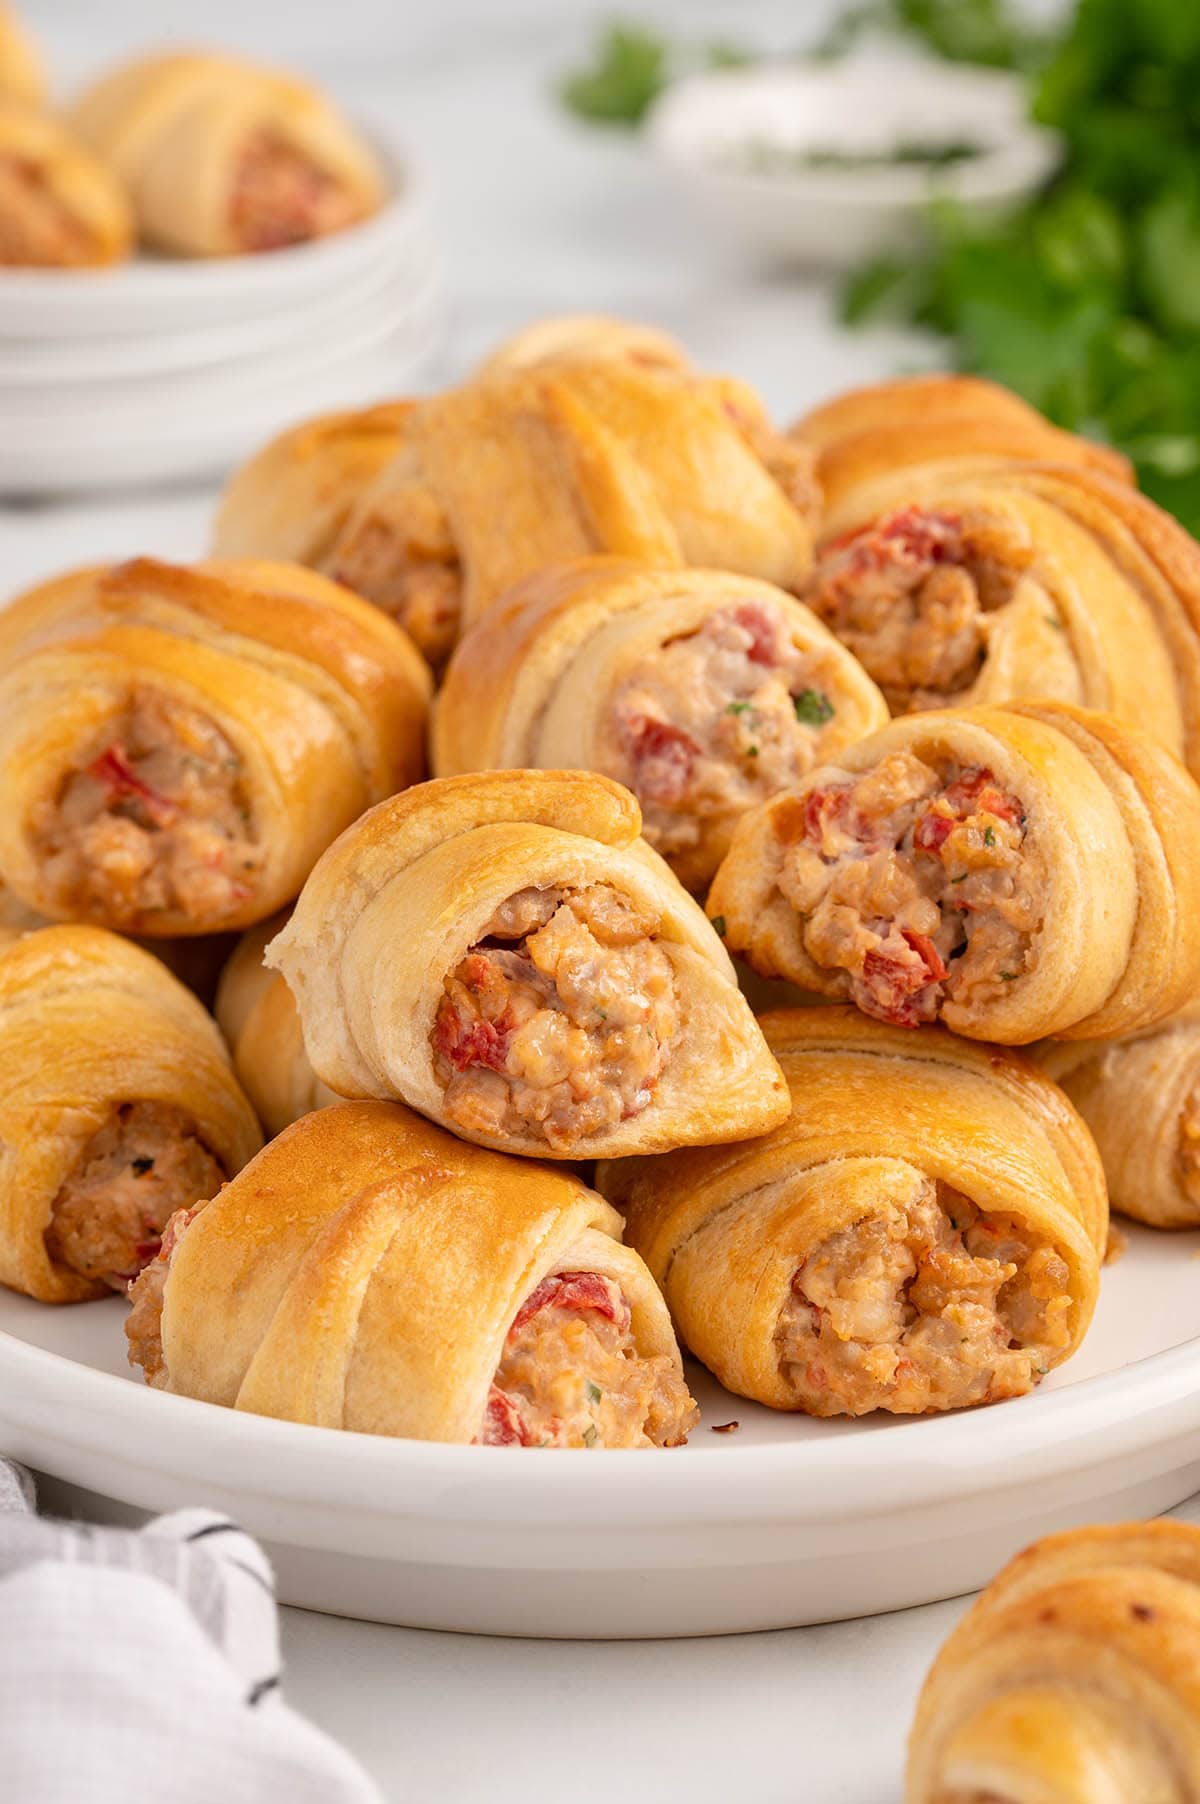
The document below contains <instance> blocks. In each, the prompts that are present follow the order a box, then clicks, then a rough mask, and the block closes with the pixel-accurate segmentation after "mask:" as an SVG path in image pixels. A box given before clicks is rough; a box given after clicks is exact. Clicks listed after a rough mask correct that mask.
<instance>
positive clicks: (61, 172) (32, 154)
mask: <svg viewBox="0 0 1200 1804" xmlns="http://www.w3.org/2000/svg"><path fill="white" fill-rule="evenodd" d="M2 24H3V22H2V20H0V30H2ZM132 247H133V215H132V212H131V210H130V206H129V202H128V200H127V199H126V196H125V192H124V190H123V188H122V187H121V185H120V183H119V182H118V180H117V179H116V177H115V176H114V175H113V174H112V172H111V171H110V170H109V169H108V168H107V167H106V166H105V164H104V163H103V162H101V161H100V160H99V159H98V158H97V157H95V156H93V154H92V152H91V151H90V150H89V149H88V147H87V146H86V145H85V144H83V143H81V142H80V141H79V140H78V139H76V138H74V137H73V136H72V135H71V133H70V132H69V131H67V130H66V129H65V128H64V127H63V126H62V125H61V124H60V123H59V122H58V120H56V119H53V118H51V116H50V115H49V114H48V113H39V112H36V111H35V110H34V109H33V108H32V107H31V106H26V105H22V104H21V103H20V102H19V101H16V100H10V99H6V98H5V96H4V93H3V41H2V37H0V264H9V265H18V266H26V267H31V268H36V267H46V268H50V267H56V268H85V267H92V266H97V267H98V266H101V265H104V264H111V263H119V262H121V261H122V259H123V258H125V257H128V256H129V254H130V251H131V249H132Z"/></svg>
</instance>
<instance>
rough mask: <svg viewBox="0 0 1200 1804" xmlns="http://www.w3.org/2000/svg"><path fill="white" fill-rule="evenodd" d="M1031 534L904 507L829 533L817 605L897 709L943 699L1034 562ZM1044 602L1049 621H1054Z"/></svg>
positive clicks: (980, 519) (1010, 525) (978, 516)
mask: <svg viewBox="0 0 1200 1804" xmlns="http://www.w3.org/2000/svg"><path fill="white" fill-rule="evenodd" d="M1033 557H1034V552H1033V546H1032V544H1031V543H1030V541H1029V537H1028V535H1027V534H1026V533H1024V532H1022V531H1021V529H1020V528H1019V527H1018V526H1017V525H1016V523H1015V522H1013V521H1008V520H1003V519H1000V518H999V517H997V516H996V515H993V514H989V513H988V512H987V511H986V510H984V509H982V508H966V509H964V510H963V511H962V512H950V511H941V510H937V509H928V508H920V507H906V508H903V509H901V510H900V511H899V512H897V513H893V514H889V515H888V516H886V517H885V518H884V519H882V520H878V521H876V522H875V523H874V524H873V525H871V526H868V527H866V528H864V529H863V530H862V531H860V532H855V533H851V534H848V535H846V536H844V537H843V538H841V539H836V540H834V541H833V542H832V543H831V544H830V545H829V546H828V547H827V548H826V550H825V553H824V556H823V557H822V559H821V562H820V563H819V565H818V567H817V572H816V576H815V578H814V580H813V587H812V591H811V593H810V594H809V595H808V596H806V598H805V599H806V600H807V602H808V604H809V606H810V607H811V608H812V609H813V611H814V613H816V614H818V615H819V616H820V618H821V619H822V620H823V621H824V622H825V624H826V626H828V627H829V629H830V630H831V632H833V633H835V634H836V635H837V637H838V638H839V639H840V640H841V641H842V644H843V645H845V646H846V647H847V648H848V649H849V650H850V651H852V652H853V653H854V655H855V657H856V658H857V659H858V660H859V662H860V663H861V664H862V665H863V666H864V667H865V669H866V670H867V671H868V672H869V674H870V675H871V676H873V677H874V679H875V681H876V682H877V683H878V684H879V687H880V688H881V689H882V690H883V693H884V695H885V697H886V698H887V703H888V706H889V707H890V708H891V710H892V712H893V714H907V713H910V712H912V711H913V710H915V709H919V708H942V707H946V706H949V705H950V704H951V703H952V702H953V699H954V697H955V696H956V695H959V694H961V693H962V691H963V690H965V689H969V688H970V686H971V685H972V683H974V682H975V680H976V678H977V677H978V676H979V673H980V671H981V669H982V668H983V662H984V659H985V657H986V656H987V642H988V630H989V616H990V615H992V614H994V613H995V612H996V611H997V609H999V608H1003V607H1005V606H1006V605H1007V604H1008V603H1009V602H1010V601H1011V600H1012V599H1013V595H1014V592H1015V590H1016V586H1017V583H1018V582H1019V581H1020V579H1021V577H1022V576H1023V575H1024V574H1025V572H1026V571H1027V570H1028V569H1029V566H1030V565H1031V564H1032V562H1033ZM1045 607H1046V610H1047V617H1048V619H1049V622H1050V624H1051V625H1058V624H1059V623H1058V621H1057V617H1056V616H1054V615H1053V613H1052V611H1051V610H1050V602H1049V598H1046V602H1045Z"/></svg>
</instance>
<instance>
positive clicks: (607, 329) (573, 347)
mask: <svg viewBox="0 0 1200 1804" xmlns="http://www.w3.org/2000/svg"><path fill="white" fill-rule="evenodd" d="M607 358H612V359H613V360H615V361H616V362H618V363H631V364H634V365H635V366H637V367H639V368H642V369H664V370H686V369H689V368H690V367H691V364H690V359H689V358H688V355H687V352H686V351H685V350H684V349H683V346H682V345H680V344H679V343H677V342H676V340H675V339H673V338H672V337H671V336H670V334H669V333H667V332H662V331H660V330H659V328H658V327H657V326H646V325H641V324H639V323H638V322H636V321H634V320H625V319H616V318H614V317H613V316H612V315H611V314H605V313H561V314H555V315H554V316H553V317H552V318H550V319H539V320H535V321H534V322H533V324H532V325H531V326H525V327H524V328H523V329H522V330H521V331H519V332H514V333H513V335H512V337H511V338H506V339H504V341H503V342H502V343H501V344H499V345H497V347H496V349H495V350H494V351H493V352H492V354H491V356H490V357H487V358H485V360H484V362H483V363H481V364H480V366H479V372H478V373H479V375H481V376H496V375H500V374H502V373H503V372H504V371H506V370H525V369H530V368H532V367H533V366H535V365H545V364H550V363H579V362H598V361H602V360H604V359H607Z"/></svg>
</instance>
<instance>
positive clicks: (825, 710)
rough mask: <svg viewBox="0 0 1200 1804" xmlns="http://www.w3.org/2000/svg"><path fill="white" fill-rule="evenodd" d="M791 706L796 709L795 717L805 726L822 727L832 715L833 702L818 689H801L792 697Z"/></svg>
mask: <svg viewBox="0 0 1200 1804" xmlns="http://www.w3.org/2000/svg"><path fill="white" fill-rule="evenodd" d="M792 706H793V707H794V708H795V710H796V719H797V720H799V721H802V722H803V723H804V725H805V726H806V727H823V726H824V725H825V722H826V721H827V720H832V719H833V715H834V707H833V703H832V702H831V701H830V699H829V697H828V696H827V695H822V693H821V691H820V690H819V689H802V690H801V691H800V693H799V695H794V696H793V697H792Z"/></svg>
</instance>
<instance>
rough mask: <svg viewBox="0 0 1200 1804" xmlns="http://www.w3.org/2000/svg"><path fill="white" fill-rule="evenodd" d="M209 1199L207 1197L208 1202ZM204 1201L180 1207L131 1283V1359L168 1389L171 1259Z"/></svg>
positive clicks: (128, 1320)
mask: <svg viewBox="0 0 1200 1804" xmlns="http://www.w3.org/2000/svg"><path fill="white" fill-rule="evenodd" d="M208 1200H209V1199H208V1198H207V1197H206V1198H205V1199H204V1201H205V1202H207V1201H208ZM203 1207H204V1202H200V1203H197V1204H196V1206H195V1208H193V1209H179V1210H177V1211H176V1212H175V1214H174V1215H172V1216H171V1218H170V1220H169V1221H168V1222H167V1225H166V1228H165V1229H164V1230H163V1236H162V1244H161V1245H160V1247H159V1249H158V1252H157V1254H156V1255H155V1257H154V1258H153V1259H152V1260H151V1261H150V1263H149V1265H147V1266H146V1267H145V1269H144V1270H143V1271H142V1273H141V1275H140V1277H138V1278H137V1280H136V1281H135V1282H134V1283H133V1284H131V1285H130V1287H129V1302H130V1310H129V1314H128V1315H127V1316H126V1318H125V1338H126V1340H127V1341H128V1342H129V1363H130V1365H132V1366H141V1368H142V1371H143V1373H144V1374H145V1378H146V1383H147V1384H152V1385H153V1386H154V1388H155V1390H165V1389H166V1386H167V1383H168V1380H169V1377H170V1374H169V1372H168V1371H167V1362H166V1359H165V1357H164V1355H163V1340H162V1312H163V1296H164V1294H165V1291H166V1285H167V1277H168V1275H169V1273H170V1270H171V1261H172V1259H173V1258H174V1257H175V1253H176V1251H177V1249H178V1247H179V1243H180V1241H181V1240H182V1239H183V1236H184V1235H185V1234H186V1233H187V1231H188V1228H189V1227H190V1226H191V1224H192V1222H194V1221H195V1219H196V1217H197V1216H198V1215H199V1213H200V1211H201V1209H203Z"/></svg>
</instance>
